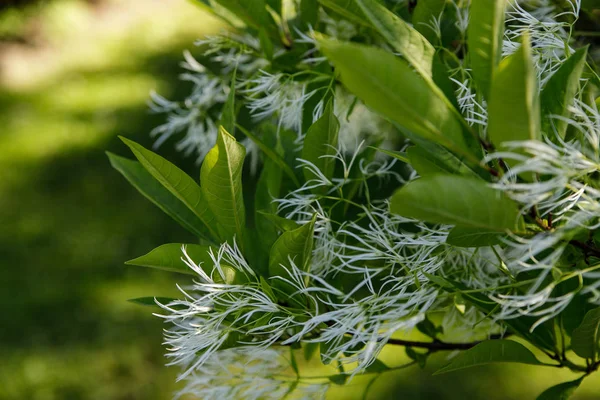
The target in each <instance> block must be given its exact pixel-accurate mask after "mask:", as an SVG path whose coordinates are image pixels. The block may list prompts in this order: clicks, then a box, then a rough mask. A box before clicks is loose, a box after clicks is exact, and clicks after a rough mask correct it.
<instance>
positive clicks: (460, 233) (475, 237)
mask: <svg viewBox="0 0 600 400" xmlns="http://www.w3.org/2000/svg"><path fill="white" fill-rule="evenodd" d="M502 236H504V235H502V234H499V233H498V232H497V231H487V230H483V229H479V228H465V227H463V226H455V227H454V228H452V230H451V231H450V233H449V234H448V237H447V238H446V243H448V244H450V245H452V246H457V247H486V246H493V245H496V244H500V243H502V240H501V238H502Z"/></svg>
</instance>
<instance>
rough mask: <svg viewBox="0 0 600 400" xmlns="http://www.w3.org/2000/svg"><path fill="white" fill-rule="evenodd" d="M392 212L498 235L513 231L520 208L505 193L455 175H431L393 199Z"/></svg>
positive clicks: (406, 188) (414, 183)
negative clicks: (498, 233) (494, 232)
mask: <svg viewBox="0 0 600 400" xmlns="http://www.w3.org/2000/svg"><path fill="white" fill-rule="evenodd" d="M433 193H435V195H432V194H433ZM390 210H391V212H393V213H395V214H400V215H402V216H405V217H410V218H416V219H419V220H421V221H427V222H435V223H441V224H453V225H459V226H464V227H470V228H479V229H486V230H490V231H496V232H504V231H506V230H514V229H515V228H516V227H517V222H518V220H519V210H518V207H517V205H516V204H515V203H514V202H513V201H512V200H510V199H509V198H507V197H506V196H505V195H504V194H503V193H502V192H500V191H498V190H496V189H493V188H491V187H489V186H488V184H487V183H486V182H483V181H479V180H475V179H472V178H466V177H461V176H456V175H432V176H428V177H425V178H421V179H418V180H416V181H413V182H411V183H409V184H408V185H406V186H404V187H403V188H401V189H399V190H398V191H397V192H396V193H395V194H394V195H393V196H392V199H391V206H390Z"/></svg>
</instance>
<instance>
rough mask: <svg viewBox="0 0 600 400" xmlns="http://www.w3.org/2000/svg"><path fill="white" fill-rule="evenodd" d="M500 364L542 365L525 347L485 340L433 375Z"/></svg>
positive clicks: (503, 341) (510, 341)
mask: <svg viewBox="0 0 600 400" xmlns="http://www.w3.org/2000/svg"><path fill="white" fill-rule="evenodd" d="M502 362H510V363H520V364H530V365H543V364H542V363H541V362H540V361H539V360H538V359H537V358H536V357H535V355H533V353H532V352H531V351H529V349H528V348H527V347H525V346H523V345H522V344H520V343H517V342H514V341H512V340H486V341H484V342H481V343H479V344H478V345H477V346H475V347H473V348H472V349H469V350H466V351H464V352H462V353H460V354H459V355H457V356H456V357H455V358H454V359H453V360H452V361H451V362H450V364H448V365H446V366H445V367H443V368H441V369H439V370H437V371H436V372H435V373H434V375H438V374H444V373H446V372H451V371H456V370H460V369H464V368H470V367H476V366H478V365H485V364H491V363H502Z"/></svg>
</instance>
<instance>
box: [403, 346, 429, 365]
mask: <svg viewBox="0 0 600 400" xmlns="http://www.w3.org/2000/svg"><path fill="white" fill-rule="evenodd" d="M404 351H405V352H406V355H407V356H408V357H409V358H410V359H411V360H414V361H416V362H417V364H419V367H421V368H425V365H426V364H427V354H422V353H417V352H416V351H415V350H414V349H413V348H412V347H410V346H407V347H405V348H404Z"/></svg>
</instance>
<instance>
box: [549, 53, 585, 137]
mask: <svg viewBox="0 0 600 400" xmlns="http://www.w3.org/2000/svg"><path fill="white" fill-rule="evenodd" d="M587 51H588V48H587V47H584V48H581V49H579V50H577V51H576V52H575V53H574V54H573V55H572V56H571V57H569V58H568V59H567V60H566V61H565V62H564V63H562V64H561V66H560V68H559V69H558V71H556V72H555V73H554V74H552V76H551V77H550V79H549V80H548V83H546V86H545V87H544V90H543V91H542V94H541V96H540V104H541V108H542V114H543V115H544V117H545V119H544V125H545V127H546V131H547V132H548V133H549V132H550V130H549V128H550V127H551V126H552V125H554V126H555V127H556V130H557V132H558V134H559V135H560V136H561V137H564V136H565V133H566V131H567V125H568V124H567V122H566V121H564V120H562V119H556V118H553V117H552V116H560V117H563V118H567V117H569V116H570V115H571V112H570V111H569V110H568V108H569V106H570V105H571V104H572V103H573V100H574V98H575V95H576V94H577V90H578V89H579V80H580V79H581V74H582V73H583V68H584V67H585V59H586V57H587Z"/></svg>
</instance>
